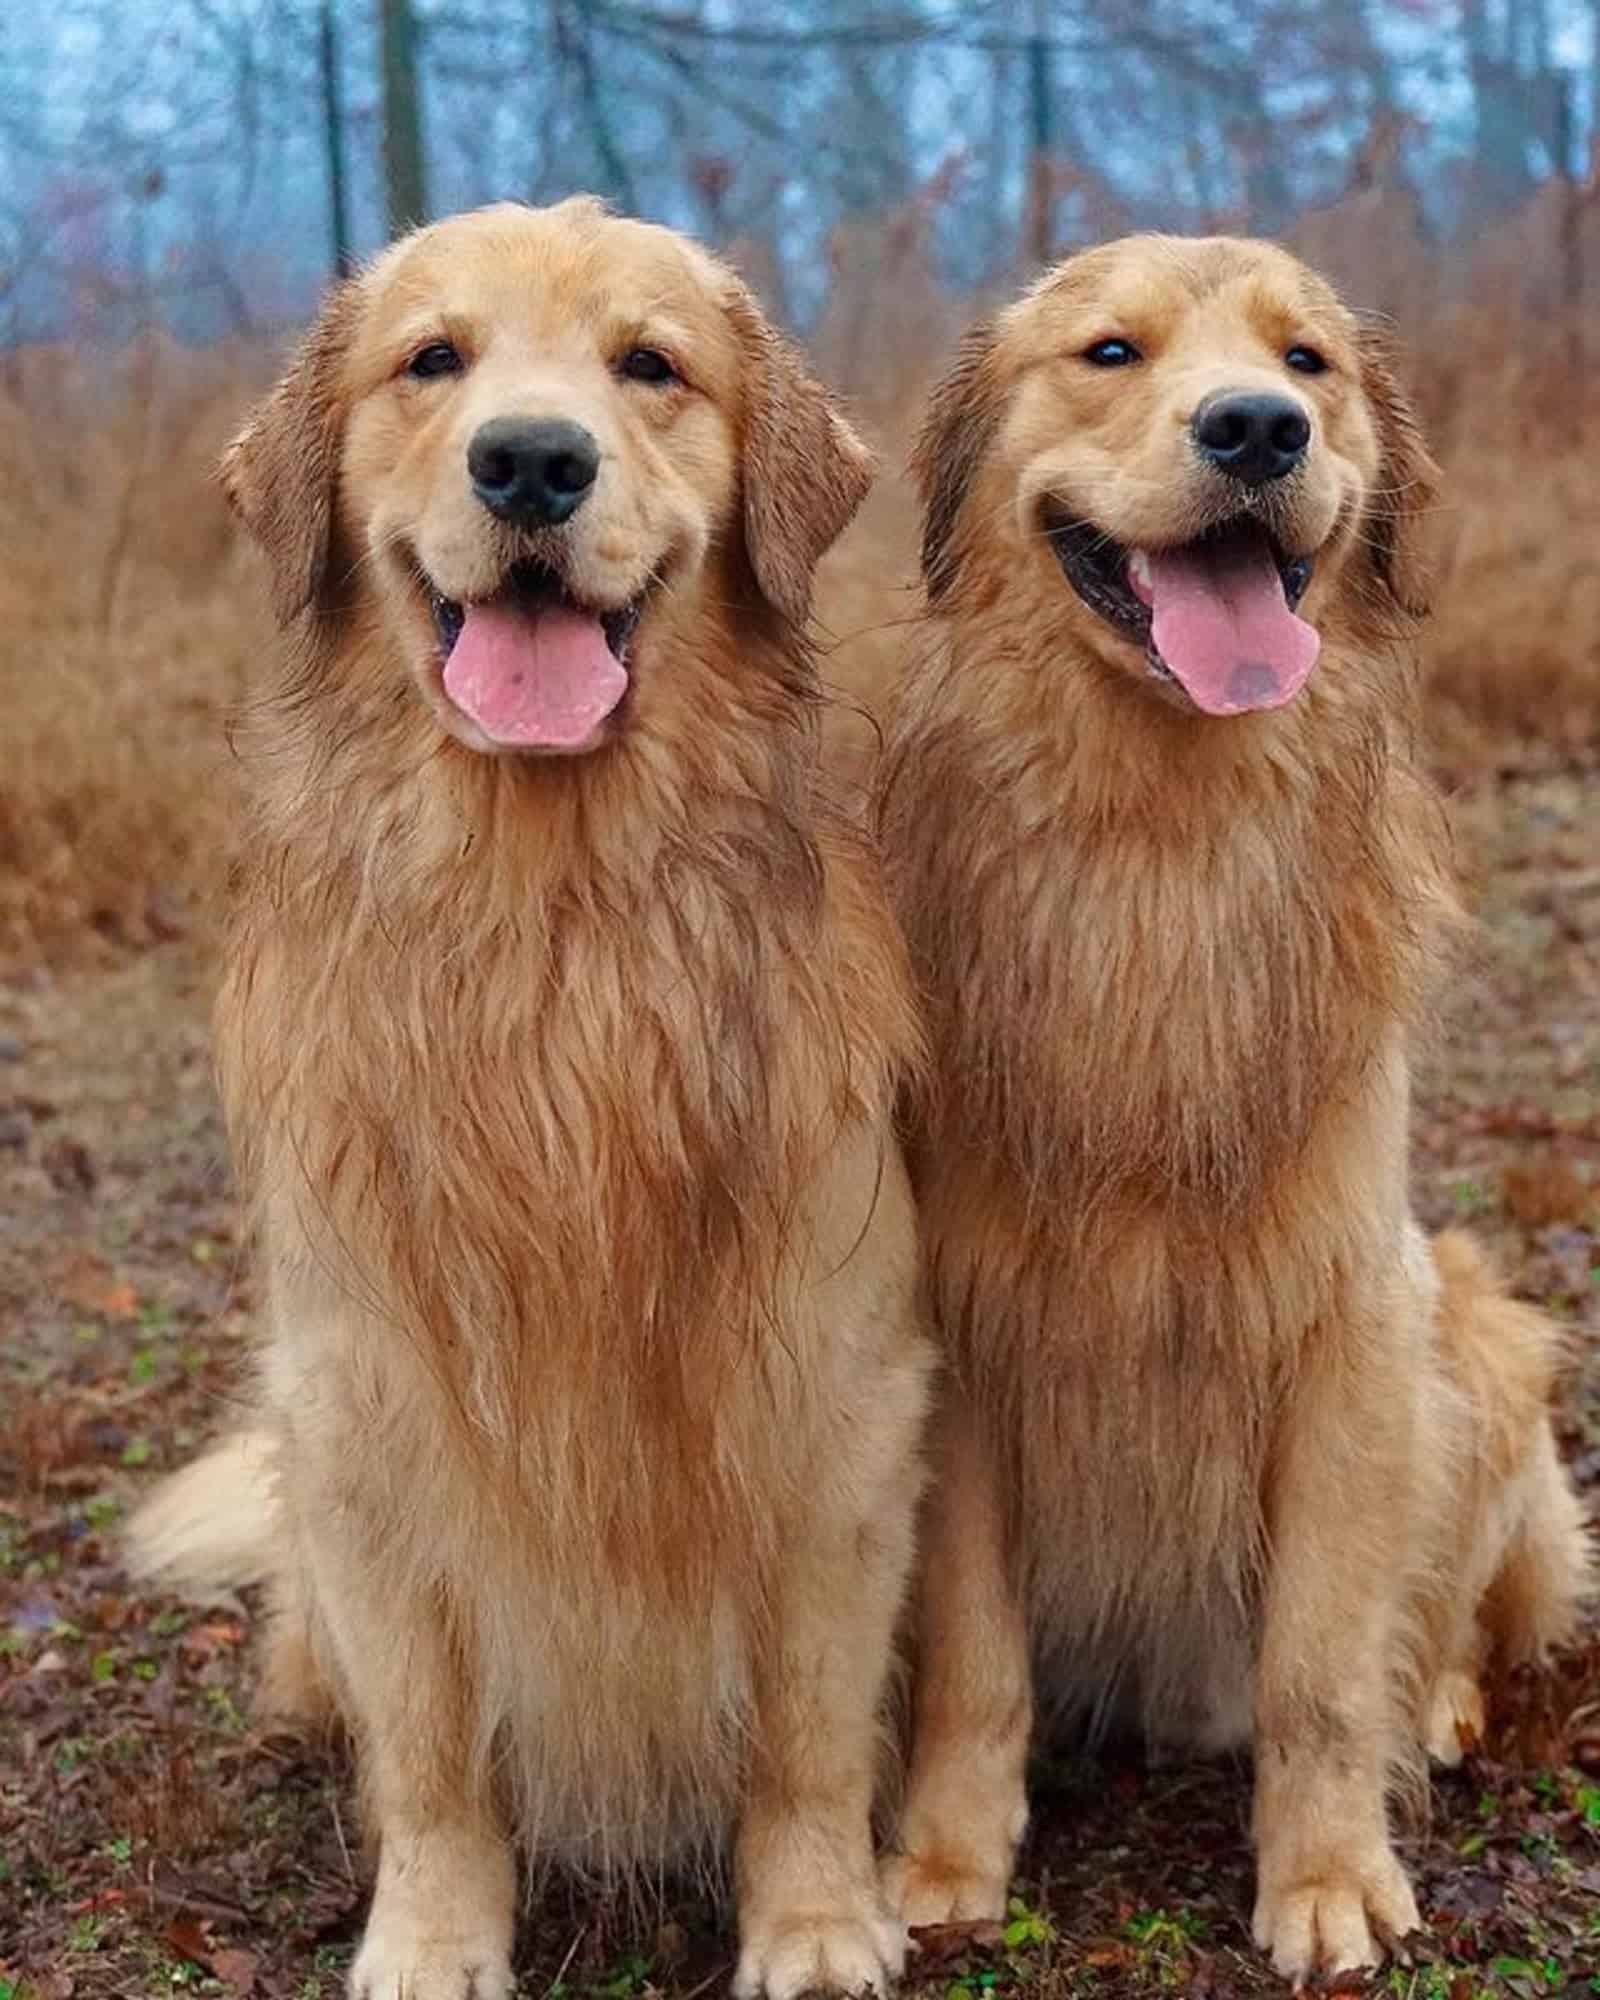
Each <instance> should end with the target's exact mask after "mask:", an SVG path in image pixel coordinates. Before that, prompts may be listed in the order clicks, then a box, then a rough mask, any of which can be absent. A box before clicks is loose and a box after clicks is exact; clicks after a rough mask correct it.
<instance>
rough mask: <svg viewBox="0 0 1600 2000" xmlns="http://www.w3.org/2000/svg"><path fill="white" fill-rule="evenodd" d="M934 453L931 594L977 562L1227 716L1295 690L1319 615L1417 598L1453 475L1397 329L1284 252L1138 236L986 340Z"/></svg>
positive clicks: (1186, 696) (1111, 660) (1190, 699)
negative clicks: (1416, 408)
mask: <svg viewBox="0 0 1600 2000" xmlns="http://www.w3.org/2000/svg"><path fill="white" fill-rule="evenodd" d="M917 469H918V473H919V477H920V480H921V485H922V492H923V500H924V507H925V517H924V520H925V532H924V541H923V564H924V571H925V575H926V580H927V587H928V592H929V596H930V600H931V601H932V602H933V603H934V604H935V605H938V604H939V603H940V601H941V600H943V599H949V598H951V597H952V594H953V593H955V592H956V591H957V589H958V587H959V586H960V585H961V583H962V582H963V580H964V579H966V580H969V581H970V578H971V574H973V573H976V572H978V571H980V570H988V571H989V572H991V573H992V574H995V575H999V574H1000V573H1001V572H1002V571H1004V572H1006V573H1008V574H1009V576H1010V577H1011V578H1012V580H1013V584H1014V585H1015V586H1020V587H1031V588H1033V589H1036V590H1038V591H1040V592H1045V593H1048V594H1049V597H1050V598H1051V599H1052V600H1053V599H1054V598H1056V597H1058V596H1060V595H1061V594H1062V593H1068V594H1069V595H1068V597H1067V602H1068V603H1069V604H1070V605H1071V607H1072V613H1073V622H1074V627H1075V630H1076V632H1077V634H1078V636H1079V637H1081V639H1082V641H1083V645H1084V647H1085V649H1086V650H1087V651H1089V652H1091V653H1092V654H1093V655H1094V656H1095V657H1097V658H1098V659H1100V660H1101V661H1102V662H1103V663H1104V664H1106V665H1107V666H1109V667H1111V668H1113V669H1116V670H1120V671H1121V672H1123V673H1125V674H1129V675H1133V676H1136V677H1137V678H1138V680H1139V682H1140V683H1141V685H1143V686H1145V687H1147V688H1148V689H1149V690H1150V691H1151V692H1152V693H1153V694H1156V695H1158V696H1161V697H1163V698H1165V699H1166V700H1168V701H1171V702H1175V703H1177V704H1179V705H1180V706H1182V707H1185V708H1189V709H1197V710H1200V711H1203V712H1204V713H1206V714H1211V715H1230V714H1236V713H1238V712H1240V711H1242V710H1246V709H1260V708H1275V707H1279V706H1281V705H1282V704H1283V703H1285V702H1288V701H1289V700H1291V699H1292V697H1293V696H1294V695H1295V694H1296V693H1297V692H1298V691H1299V689H1300V688H1301V687H1302V686H1303V685H1304V684H1305V681H1306V679H1307V678H1308V676H1309V675H1310V673H1311V670H1312V668H1313V666H1314V665H1315V663H1316V659H1317V654H1318V649H1319V644H1320V639H1319V631H1318V626H1319V622H1320V621H1321V620H1323V619H1324V618H1325V617H1327V616H1329V615H1342V614H1343V612H1344V610H1345V609H1346V608H1347V607H1349V606H1351V605H1352V604H1353V606H1354V613H1355V615H1357V616H1359V615H1368V616H1370V617H1372V618H1373V619H1375V620H1377V621H1379V622H1380V623H1381V622H1383V621H1384V620H1387V621H1388V623H1389V624H1390V625H1391V626H1392V625H1393V623H1394V622H1396V621H1397V620H1403V619H1410V618H1413V617H1415V616H1417V615H1419V614H1420V612H1421V610H1422V608H1423V602H1422V600H1423V597H1424V594H1425V577H1424V574H1423V565H1422V552H1421V548H1420V536H1419V524H1420V521H1421V517H1422V516H1423V515H1424V513H1425V512H1426V511H1427V508H1428V505H1429V503H1430V500H1431V498H1432V495H1433V491H1434V468H1433V466H1432V464H1431V461H1430V460H1429V458H1428V455H1427V452H1426V450H1425V448H1424V446H1423V443H1422V440H1421V437H1420V434H1419V432H1418V430H1417V426H1416V423H1415V421H1414V419H1413V417H1412V415H1411V412H1410V410H1409V409H1408V407H1407V405H1406V403H1405V401H1404V398H1403V397H1402V395H1401V393H1400V390H1399V388H1398V386H1397V384H1396V381H1395V377H1394V373H1393V369H1392V366H1391V363H1390V360H1389V357H1388V355H1387V354H1386V352H1385V348H1384V344H1383V343H1382V341H1381V340H1380V339H1379V338H1378V336H1376V335H1375V334H1373V333H1372V332H1371V331H1370V330H1368V329H1365V328H1363V327H1361V326H1360V325H1359V324H1358V323H1357V321H1356V320H1355V318H1354V317H1353V316H1352V315H1351V314H1350V313H1349V312H1348V311H1347V310H1346V309H1345V308H1344V306H1342V305H1341V304H1340V302H1339V300H1338V299H1337V298H1336V296H1335V295H1334V293H1333V292H1332V291H1331V289H1330V288H1329V287H1328V286H1327V285H1326V284H1325V283H1324V282H1323V281H1322V280H1321V279H1320V278H1318V277H1317V276H1316V275H1315V274H1314V273H1313V272H1311V271H1309V270H1307V269H1306V267H1305V266H1304V265H1303V264H1301V263H1299V262H1298V261H1297V260H1296V259H1295V258H1293V257H1291V256H1289V255H1288V254H1287V253H1286V252H1284V251H1282V250H1279V249H1276V248H1274V247H1272V246H1271V245H1268V244H1264V243H1252V242H1241V241H1236V240H1232V239H1227V238H1211V239H1204V240H1197V241H1185V240H1181V239H1178V238H1164V237H1133V238H1129V239H1127V240H1125V241H1123V242H1119V243H1112V244H1108V245H1106V246H1104V247H1102V248H1100V249H1095V250H1090V251H1087V252H1085V253H1084V254H1082V255H1081V256H1077V257H1073V258H1071V259H1069V260H1068V261H1067V262H1066V263H1064V264H1062V265H1061V266H1060V267H1059V268H1058V269H1056V270H1055V271H1053V272H1052V273H1051V274H1050V275H1049V276H1047V277H1046V278H1045V279H1044V280H1043V281H1042V282H1041V283H1040V284H1039V285H1038V286H1036V287H1035V289H1034V290H1033V291H1032V292H1030V293H1029V294H1028V295H1027V296H1026V297H1025V298H1023V299H1022V300H1020V301H1019V302H1018V303H1017V304H1015V305H1013V306H1011V307H1010V308H1009V309H1007V310H1006V311H1004V312H1003V313H1001V315H1000V316H999V318H998V319H997V320H996V321H995V322H994V323H993V324H992V325H990V326H986V327H981V328H979V329H978V330H976V331H975V332H974V333H972V334H971V335H969V336H968V339H967V342H966V344H965V346H964V348H963V350H962V353H961V355H960V356H959V358H958V360H957V363H956V366H955V368H954V370H953V371H952V373H951V374H950V375H949V376H948V377H947V379H946V380H945V382H944V383H943V384H942V386H941V387H940V388H939V390H938V391H937V392H936V393H935V396H934V399H933V403H932V407H931V409H930V412H929V417H928V421H927V424H926V426H925V429H924V432H923V435H922V438H921V442H920V444H919V447H918V455H917Z"/></svg>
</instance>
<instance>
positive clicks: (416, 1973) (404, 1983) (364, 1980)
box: [350, 1924, 512, 2000]
mask: <svg viewBox="0 0 1600 2000" xmlns="http://www.w3.org/2000/svg"><path fill="white" fill-rule="evenodd" d="M511 1984H512V1982H511V1959H510V1955H509V1953H508V1952H507V1951H506V1949H505V1947H504V1946H503V1945H502V1944H501V1942H500V1940H499V1939H498V1938H488V1937H483V1938H469V1937H461V1936H456V1935H454V1934H451V1933H450V1932H449V1930H448V1927H447V1926H445V1925H443V1924H436V1925H432V1926H430V1927H429V1929H428V1932H427V1934H425V1935H424V1934H419V1933H418V1932H416V1931H412V1932H410V1933H409V1934H407V1932H406V1931H405V1930H404V1929H403V1928H400V1927H396V1926H393V1925H385V1926H383V1927H382V1928H381V1929H380V1928H379V1927H378V1926H377V1925H376V1924H368V1926H367V1934H366V1936H365V1938H363V1940H362V1943H361V1949H360V1951H359V1952H358V1953H357V1954H356V1961H355V1964H354V1965H352V1966H351V1968H350V2000H510V1994H511Z"/></svg>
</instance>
